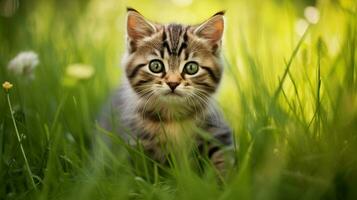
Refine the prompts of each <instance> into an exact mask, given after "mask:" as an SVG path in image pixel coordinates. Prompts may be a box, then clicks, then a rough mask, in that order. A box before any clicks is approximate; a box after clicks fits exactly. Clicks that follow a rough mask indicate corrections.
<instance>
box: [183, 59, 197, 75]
mask: <svg viewBox="0 0 357 200" xmlns="http://www.w3.org/2000/svg"><path fill="white" fill-rule="evenodd" d="M184 71H185V73H186V74H189V75H193V74H196V73H197V72H198V64H197V63H196V62H194V61H191V62H188V63H186V65H185V67H184Z"/></svg>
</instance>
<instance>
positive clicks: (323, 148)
mask: <svg viewBox="0 0 357 200" xmlns="http://www.w3.org/2000/svg"><path fill="white" fill-rule="evenodd" d="M127 6H130V7H133V8H135V9H137V10H138V11H140V12H141V13H142V14H143V15H144V16H146V17H147V18H148V19H151V20H153V21H157V22H161V23H167V22H181V23H189V24H195V23H198V22H201V21H202V20H205V19H207V18H208V17H210V16H211V15H213V14H214V13H216V12H217V11H220V10H226V30H225V33H224V41H223V51H222V56H223V60H224V65H225V72H224V78H223V81H222V83H221V85H220V89H219V92H218V93H217V94H216V99H217V103H218V104H219V105H220V107H221V108H222V111H223V113H224V116H225V119H226V120H227V121H228V122H229V125H230V126H231V127H232V129H233V131H234V138H235V147H236V151H235V156H236V158H237V160H238V165H237V167H235V168H233V169H231V171H230V172H229V176H227V177H226V178H224V180H221V181H217V175H216V174H215V172H214V169H213V168H212V167H211V166H210V165H209V164H206V165H204V170H202V171H200V173H198V172H197V171H198V170H197V169H194V168H192V167H191V166H190V165H189V164H182V163H186V161H190V159H192V158H190V157H187V156H183V157H180V158H176V159H175V158H173V162H172V163H171V164H170V166H162V165H160V164H159V163H155V162H154V161H152V160H151V159H150V158H148V157H146V156H145V155H144V154H143V153H142V151H140V149H138V148H133V147H131V146H129V145H127V144H126V143H125V142H123V141H122V139H121V138H120V137H119V136H118V135H117V134H115V133H111V132H109V131H106V130H104V129H103V128H101V127H100V126H99V125H98V123H97V119H98V114H99V113H100V111H101V109H102V107H103V105H104V104H105V103H106V102H107V101H108V97H109V96H110V94H111V92H112V91H114V89H115V88H117V87H118V86H119V85H120V81H121V75H122V70H121V68H120V67H121V66H120V60H121V56H122V54H123V52H124V51H125V45H126V44H125V19H126V18H125V17H126V7H127ZM0 14H1V16H0V83H1V84H2V83H3V82H5V81H9V82H10V83H11V84H12V85H13V87H12V88H11V89H9V90H8V91H6V90H5V89H4V90H0V199H185V200H186V199H187V200H188V199H220V200H224V199H262V200H269V199H311V200H315V199H331V200H332V199H357V80H356V77H357V69H356V63H357V53H356V49H357V17H356V16H357V2H356V1H354V0H316V1H314V0H305V1H293V0H271V1H268V0H267V1H262V0H220V1H218V0H205V1H203V0H182V1H179V0H170V1H168V0H130V1H129V0H123V1H116V0H105V1H104V0H78V1H71V0H62V1H56V0H36V1H22V0H0ZM23 51H33V52H34V53H35V54H37V55H38V58H37V59H38V62H39V63H38V65H37V66H36V68H34V69H33V73H31V75H29V73H17V72H14V71H11V70H9V69H8V65H9V63H10V61H11V60H12V59H13V58H14V57H15V56H16V55H17V54H19V53H20V52H23ZM1 89H2V88H1ZM9 100H10V101H11V104H10V105H11V109H12V112H10V108H9ZM15 125H16V129H15ZM108 140H110V143H111V145H108ZM19 141H20V142H19ZM22 150H23V151H22ZM129 156H130V157H132V159H131V160H129V159H128V157H129ZM25 158H26V160H25Z"/></svg>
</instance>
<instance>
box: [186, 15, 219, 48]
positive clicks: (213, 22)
mask: <svg viewBox="0 0 357 200" xmlns="http://www.w3.org/2000/svg"><path fill="white" fill-rule="evenodd" d="M223 16H224V11H220V12H218V13H216V14H215V15H213V16H212V17H211V18H209V19H208V20H207V21H205V22H203V23H202V24H200V25H198V27H197V28H195V29H194V32H193V33H194V34H196V35H197V36H199V37H201V38H204V39H206V40H209V41H210V42H212V43H214V44H215V43H218V42H220V41H221V39H222V36H223V30H224V17H223Z"/></svg>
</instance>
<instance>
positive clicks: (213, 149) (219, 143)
mask: <svg viewBox="0 0 357 200" xmlns="http://www.w3.org/2000/svg"><path fill="white" fill-rule="evenodd" d="M208 131H210V133H211V134H212V136H213V141H212V142H209V145H208V156H209V158H210V160H211V162H212V164H213V165H214V167H215V168H216V170H217V172H218V173H219V174H220V175H221V176H223V177H224V176H226V175H227V172H228V170H229V169H232V167H233V166H234V165H235V164H236V158H235V152H234V147H233V141H232V133H231V130H230V129H229V128H228V127H225V126H224V127H211V128H209V129H208Z"/></svg>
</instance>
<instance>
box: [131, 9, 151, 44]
mask: <svg viewBox="0 0 357 200" xmlns="http://www.w3.org/2000/svg"><path fill="white" fill-rule="evenodd" d="M155 32H156V28H155V25H153V24H152V23H151V22H149V21H148V20H146V19H145V18H144V16H142V15H141V14H140V13H139V12H138V11H137V10H135V9H133V8H130V7H128V8H127V34H128V37H129V39H131V40H132V41H133V42H134V43H136V42H137V41H138V40H140V39H143V38H145V37H148V36H151V35H152V34H153V33H155Z"/></svg>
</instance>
